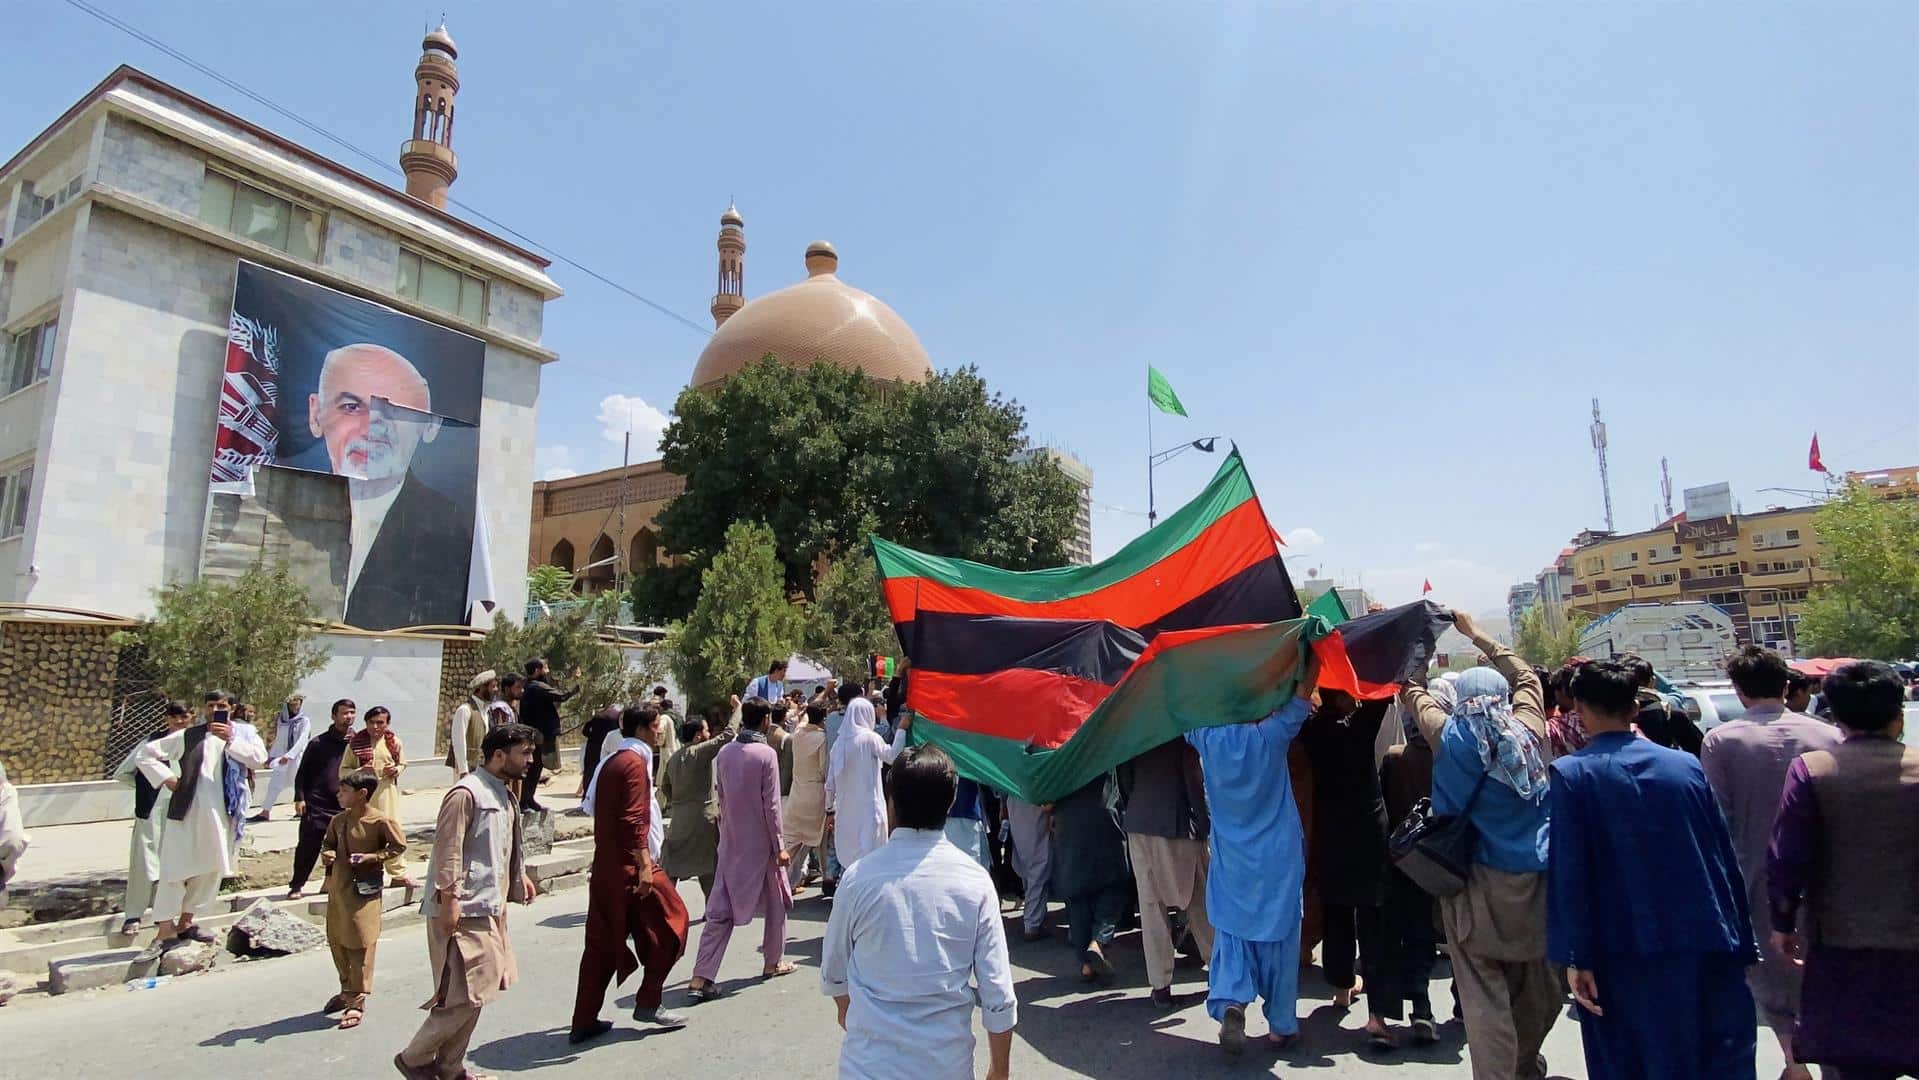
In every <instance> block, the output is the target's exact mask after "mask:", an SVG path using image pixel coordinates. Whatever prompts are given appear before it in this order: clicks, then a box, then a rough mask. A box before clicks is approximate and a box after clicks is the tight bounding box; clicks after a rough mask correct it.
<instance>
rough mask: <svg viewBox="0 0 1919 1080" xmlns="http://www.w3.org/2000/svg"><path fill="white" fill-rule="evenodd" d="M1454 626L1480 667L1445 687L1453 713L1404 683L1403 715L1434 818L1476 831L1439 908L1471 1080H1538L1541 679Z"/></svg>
mask: <svg viewBox="0 0 1919 1080" xmlns="http://www.w3.org/2000/svg"><path fill="white" fill-rule="evenodd" d="M1453 625H1454V626H1455V627H1456V628H1457V629H1458V630H1459V632H1460V633H1462V634H1465V635H1466V636H1467V637H1468V638H1470V639H1471V640H1472V643H1473V644H1474V645H1475V646H1476V647H1478V649H1479V651H1480V652H1482V653H1484V654H1486V656H1487V657H1488V658H1489V660H1490V663H1491V666H1490V667H1479V668H1474V669H1472V670H1471V671H1467V672H1464V673H1462V674H1461V675H1460V676H1459V678H1458V679H1457V680H1455V681H1454V682H1453V693H1454V699H1455V700H1454V701H1453V703H1452V706H1451V708H1445V707H1442V706H1441V705H1440V704H1439V703H1438V702H1437V701H1436V700H1434V697H1433V695H1432V694H1431V693H1429V692H1427V690H1426V689H1425V688H1424V687H1418V686H1409V687H1407V688H1406V689H1405V691H1404V692H1403V693H1402V694H1401V695H1400V704H1401V707H1402V708H1404V709H1405V710H1407V711H1408V712H1410V713H1411V714H1412V715H1413V717H1414V718H1415V720H1416V722H1417V724H1418V726H1419V731H1420V734H1421V735H1422V736H1424V737H1425V739H1426V742H1427V744H1428V745H1430V746H1431V747H1432V748H1433V796H1432V798H1433V810H1434V812H1435V813H1439V814H1448V815H1451V814H1463V815H1465V816H1466V817H1467V818H1468V819H1469V820H1470V821H1471V822H1472V824H1473V827H1474V829H1475V830H1476V831H1477V832H1478V834H1479V841H1478V846H1477V849H1476V851H1475V853H1474V855H1473V867H1472V872H1471V875H1470V877H1469V878H1468V879H1467V882H1466V887H1465V889H1464V890H1463V891H1461V892H1460V893H1458V894H1457V895H1455V896H1448V897H1443V898H1441V899H1440V901H1439V905H1440V921H1441V922H1442V923H1443V924H1444V925H1445V927H1446V939H1447V941H1448V942H1449V943H1450V945H1451V947H1452V955H1453V994H1454V996H1455V998H1456V999H1457V1000H1458V1002H1459V1006H1460V1011H1461V1013H1462V1014H1463V1015H1464V1017H1465V1020H1466V1042H1467V1044H1468V1045H1469V1046H1470V1047H1471V1048H1472V1055H1471V1057H1472V1067H1473V1077H1474V1080H1514V1078H1517V1080H1542V1078H1543V1077H1544V1076H1545V1066H1544V1059H1543V1058H1541V1057H1540V1056H1539V1048H1540V1046H1541V1045H1542V1044H1543V1043H1544V1042H1545V1041H1546V1034H1547V1032H1549V1031H1551V1030H1552V1025H1553V1021H1554V1020H1556V1019H1557V1018H1558V1016H1559V1006H1560V991H1559V985H1558V982H1557V981H1556V980H1555V979H1554V977H1553V973H1552V970H1551V968H1550V967H1549V966H1548V965H1547V963H1546V785H1547V777H1548V775H1549V774H1548V773H1547V771H1546V762H1545V745H1546V742H1545V740H1546V717H1545V708H1544V706H1545V696H1544V688H1543V687H1542V686H1541V685H1540V682H1539V677H1538V676H1536V675H1534V674H1533V672H1532V669H1531V668H1529V667H1527V666H1526V664H1525V663H1524V662H1523V661H1521V660H1520V659H1519V658H1518V657H1517V656H1515V655H1513V652H1512V650H1510V649H1508V648H1507V647H1506V646H1504V645H1502V644H1500V643H1499V642H1497V641H1494V640H1493V639H1492V638H1491V637H1490V636H1489V635H1487V634H1486V633H1484V632H1483V631H1481V630H1480V629H1479V627H1478V626H1477V625H1476V624H1475V623H1474V622H1473V620H1472V619H1471V618H1470V617H1469V616H1467V615H1466V614H1465V613H1463V612H1455V613H1454V615H1453Z"/></svg>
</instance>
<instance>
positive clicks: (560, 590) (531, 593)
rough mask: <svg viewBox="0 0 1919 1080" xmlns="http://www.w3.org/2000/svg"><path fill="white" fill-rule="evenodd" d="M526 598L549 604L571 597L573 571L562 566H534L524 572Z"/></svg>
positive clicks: (549, 564)
mask: <svg viewBox="0 0 1919 1080" xmlns="http://www.w3.org/2000/svg"><path fill="white" fill-rule="evenodd" d="M526 598H527V599H528V600H544V601H546V602H547V603H549V604H554V603H558V602H559V601H561V600H571V599H573V571H571V570H568V569H567V568H566V567H564V566H554V565H553V564H551V563H548V564H547V565H545V566H536V567H534V568H533V569H531V570H528V571H527V572H526Z"/></svg>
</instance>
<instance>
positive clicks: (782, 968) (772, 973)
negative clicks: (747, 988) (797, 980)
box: [760, 960, 799, 979]
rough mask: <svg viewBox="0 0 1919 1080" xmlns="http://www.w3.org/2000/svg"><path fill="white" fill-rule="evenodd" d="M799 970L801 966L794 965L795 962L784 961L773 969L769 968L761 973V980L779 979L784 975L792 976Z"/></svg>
mask: <svg viewBox="0 0 1919 1080" xmlns="http://www.w3.org/2000/svg"><path fill="white" fill-rule="evenodd" d="M798 970H799V966H798V965H797V964H795V963H793V961H791V960H782V961H780V962H779V963H777V964H775V965H773V966H772V967H770V968H767V969H766V970H765V971H762V972H760V978H762V979H777V978H779V977H780V976H782V975H791V974H793V973H794V972H795V971H798Z"/></svg>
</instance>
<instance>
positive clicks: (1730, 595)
mask: <svg viewBox="0 0 1919 1080" xmlns="http://www.w3.org/2000/svg"><path fill="white" fill-rule="evenodd" d="M1705 600H1706V603H1708V604H1718V605H1719V606H1720V607H1738V606H1739V605H1740V604H1742V603H1744V602H1745V601H1744V600H1742V599H1741V598H1740V595H1739V594H1738V593H1736V592H1714V593H1707V594H1706V596H1705Z"/></svg>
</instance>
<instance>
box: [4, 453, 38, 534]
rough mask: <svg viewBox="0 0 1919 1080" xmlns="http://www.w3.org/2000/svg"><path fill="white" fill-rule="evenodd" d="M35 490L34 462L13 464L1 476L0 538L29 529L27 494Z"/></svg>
mask: <svg viewBox="0 0 1919 1080" xmlns="http://www.w3.org/2000/svg"><path fill="white" fill-rule="evenodd" d="M32 490H33V462H31V461H29V462H27V463H26V464H24V465H11V466H8V467H7V469H6V473H5V475H4V476H0V540H10V539H12V538H14V537H16V536H19V535H20V534H21V533H23V532H26V531H27V495H28V493H30V492H31V491H32Z"/></svg>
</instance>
